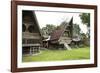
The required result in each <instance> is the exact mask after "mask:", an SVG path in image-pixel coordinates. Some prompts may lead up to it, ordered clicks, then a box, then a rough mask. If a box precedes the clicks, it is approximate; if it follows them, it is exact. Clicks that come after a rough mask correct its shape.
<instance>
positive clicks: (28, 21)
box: [22, 10, 42, 55]
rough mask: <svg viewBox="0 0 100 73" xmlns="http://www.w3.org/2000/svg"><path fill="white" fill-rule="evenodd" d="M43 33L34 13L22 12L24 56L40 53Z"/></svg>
mask: <svg viewBox="0 0 100 73" xmlns="http://www.w3.org/2000/svg"><path fill="white" fill-rule="evenodd" d="M41 43H42V37H41V32H40V29H39V25H38V22H37V19H36V16H35V12H34V11H25V10H23V11H22V50H23V54H30V55H34V54H37V53H39V52H40V46H41Z"/></svg>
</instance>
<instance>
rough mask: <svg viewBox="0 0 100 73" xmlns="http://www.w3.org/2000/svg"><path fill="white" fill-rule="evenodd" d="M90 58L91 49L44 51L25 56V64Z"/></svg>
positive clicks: (23, 59)
mask: <svg viewBox="0 0 100 73" xmlns="http://www.w3.org/2000/svg"><path fill="white" fill-rule="evenodd" d="M89 58H90V48H89V47H84V48H75V49H72V50H43V51H41V53H40V54H38V55H34V56H25V55H23V58H22V61H23V62H32V61H33V62H34V61H58V60H59V61H60V60H63V61H64V60H80V59H89Z"/></svg>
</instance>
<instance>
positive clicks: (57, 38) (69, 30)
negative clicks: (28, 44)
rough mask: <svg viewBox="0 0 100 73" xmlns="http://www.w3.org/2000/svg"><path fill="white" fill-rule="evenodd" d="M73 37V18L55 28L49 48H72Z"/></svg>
mask: <svg viewBox="0 0 100 73" xmlns="http://www.w3.org/2000/svg"><path fill="white" fill-rule="evenodd" d="M72 38H73V18H71V20H70V21H69V23H68V22H63V23H61V25H60V26H59V27H58V28H57V29H55V30H54V31H53V32H52V33H51V36H50V40H49V48H52V47H55V48H59V49H62V48H66V49H68V50H70V49H71V48H70V46H69V44H71V42H72Z"/></svg>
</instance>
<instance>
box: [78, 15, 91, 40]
mask: <svg viewBox="0 0 100 73" xmlns="http://www.w3.org/2000/svg"><path fill="white" fill-rule="evenodd" d="M79 16H80V19H81V20H82V23H83V24H85V25H86V26H87V28H88V32H87V35H88V38H90V13H81V14H80V15H79Z"/></svg>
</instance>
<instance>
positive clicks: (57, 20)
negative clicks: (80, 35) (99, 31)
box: [35, 11, 87, 33]
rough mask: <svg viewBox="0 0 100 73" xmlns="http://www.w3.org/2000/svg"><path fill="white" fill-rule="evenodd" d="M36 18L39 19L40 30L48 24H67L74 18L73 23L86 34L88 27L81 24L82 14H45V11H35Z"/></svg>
mask: <svg viewBox="0 0 100 73" xmlns="http://www.w3.org/2000/svg"><path fill="white" fill-rule="evenodd" d="M35 14H36V17H37V19H38V23H39V26H40V28H43V27H45V26H46V24H53V25H55V26H58V25H60V24H61V22H63V21H64V20H66V21H67V22H69V21H70V19H71V18H72V17H73V23H74V24H75V23H76V24H79V26H80V28H81V30H82V31H83V32H84V33H86V32H87V27H86V25H84V24H82V23H81V19H80V17H79V14H80V13H67V12H66V13H65V12H45V11H35Z"/></svg>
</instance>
